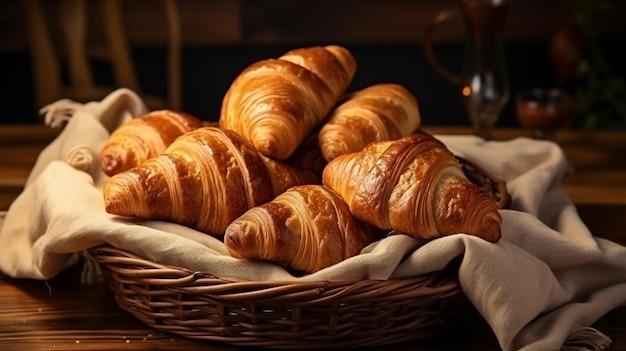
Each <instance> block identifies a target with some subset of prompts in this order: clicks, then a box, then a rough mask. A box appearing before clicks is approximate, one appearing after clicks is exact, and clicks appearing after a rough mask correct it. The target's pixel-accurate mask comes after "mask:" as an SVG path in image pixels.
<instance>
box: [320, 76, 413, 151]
mask: <svg viewBox="0 0 626 351" xmlns="http://www.w3.org/2000/svg"><path fill="white" fill-rule="evenodd" d="M420 124H421V116H420V112H419V107H418V103H417V99H416V98H415V96H414V95H413V94H412V93H411V92H410V91H408V90H407V89H406V88H405V87H404V86H402V85H400V84H395V83H381V84H375V85H371V86H369V87H366V88H364V89H362V90H359V91H355V92H352V93H349V94H347V95H345V96H344V97H342V98H341V99H340V100H339V102H338V104H337V106H336V107H335V108H334V109H333V110H332V111H331V113H330V114H329V116H328V118H327V120H326V122H325V123H324V125H323V126H322V128H321V130H320V132H319V144H320V150H321V152H322V154H323V156H324V158H325V159H326V160H327V161H330V160H332V159H334V158H335V157H337V156H339V155H343V154H347V153H351V152H357V151H360V150H361V149H363V148H364V147H365V145H367V144H369V143H371V142H374V141H384V140H395V139H398V138H401V137H404V136H407V135H409V134H411V133H413V132H414V131H415V130H417V128H418V127H419V126H420Z"/></svg>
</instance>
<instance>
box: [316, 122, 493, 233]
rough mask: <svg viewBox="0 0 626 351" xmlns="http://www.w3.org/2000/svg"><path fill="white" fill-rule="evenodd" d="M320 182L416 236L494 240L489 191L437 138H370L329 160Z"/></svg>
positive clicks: (357, 210) (355, 207) (379, 221)
mask: <svg viewBox="0 0 626 351" xmlns="http://www.w3.org/2000/svg"><path fill="white" fill-rule="evenodd" d="M322 182H323V184H324V185H326V186H328V187H330V188H332V189H334V190H335V191H336V192H337V193H339V194H340V195H341V196H342V197H343V198H344V200H345V201H346V203H348V205H349V206H350V211H352V213H353V214H354V215H355V216H356V217H357V218H360V219H362V220H364V221H366V222H368V223H370V224H372V225H375V226H377V227H379V228H383V229H387V230H396V231H398V232H401V233H405V234H409V235H412V236H415V237H418V238H424V239H433V238H437V237H440V236H444V235H450V234H455V233H464V234H470V235H475V236H479V237H481V238H483V239H486V240H488V241H491V242H496V241H498V240H499V239H500V236H501V224H502V218H501V216H500V213H499V212H498V206H497V204H496V202H495V200H493V199H492V198H491V197H489V196H488V195H487V194H486V193H484V192H483V191H481V190H480V189H479V188H478V186H476V185H475V184H474V183H472V182H470V181H469V180H468V179H467V178H466V176H465V174H464V173H463V171H462V169H461V167H460V165H459V162H458V160H457V159H456V158H455V156H454V155H453V154H452V152H451V151H450V150H449V149H448V148H447V147H446V146H445V145H444V144H443V143H441V142H440V141H439V140H437V139H436V138H434V137H433V136H431V135H428V134H426V133H421V132H420V133H415V134H412V135H409V136H406V137H403V138H400V139H397V140H393V141H381V142H374V143H371V144H369V145H368V146H366V147H365V148H364V149H363V150H362V151H360V152H357V153H352V154H346V155H342V156H339V157H337V158H335V159H334V160H332V161H331V162H329V163H328V164H327V165H326V168H325V169H324V173H323V176H322Z"/></svg>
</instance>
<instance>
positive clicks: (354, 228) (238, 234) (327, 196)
mask: <svg viewBox="0 0 626 351" xmlns="http://www.w3.org/2000/svg"><path fill="white" fill-rule="evenodd" d="M372 229H373V228H372V227H370V226H369V225H367V224H365V223H364V222H361V221H359V220H357V219H356V218H354V216H352V214H351V213H350V210H349V208H348V206H347V204H346V203H345V202H344V201H343V199H342V198H341V197H340V196H339V195H338V194H336V193H335V192H334V191H332V190H331V189H329V188H327V187H325V186H323V185H301V186H296V187H293V188H291V189H289V190H287V191H286V192H284V193H282V194H280V195H278V196H277V197H276V198H275V199H274V200H272V201H270V202H268V203H266V204H263V205H261V206H257V207H254V208H252V209H250V210H248V211H246V212H245V213H244V214H243V215H242V216H241V217H239V218H237V219H235V220H234V221H233V222H232V223H231V224H230V225H229V226H228V227H227V228H226V232H225V234H224V244H225V245H226V248H227V249H228V251H229V253H230V254H231V255H232V256H234V257H237V258H252V259H263V260H268V261H272V262H275V263H278V264H280V265H283V266H286V267H290V268H293V269H295V270H298V271H301V272H306V273H313V272H316V271H319V270H321V269H323V268H326V267H329V266H331V265H333V264H335V263H338V262H340V261H342V260H344V259H346V258H349V257H352V256H355V255H357V254H358V253H359V252H360V251H361V249H363V248H364V247H365V246H367V245H368V244H370V243H371V242H373V240H374V238H375V236H374V231H372Z"/></svg>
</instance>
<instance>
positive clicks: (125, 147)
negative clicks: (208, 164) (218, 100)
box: [99, 109, 203, 176]
mask: <svg viewBox="0 0 626 351" xmlns="http://www.w3.org/2000/svg"><path fill="white" fill-rule="evenodd" d="M202 126H203V122H202V121H201V120H200V119H198V118H197V117H195V116H193V115H191V114H188V113H185V112H181V111H174V110H168V109H164V110H155V111H151V112H149V113H147V114H145V115H142V116H138V117H135V118H133V119H130V120H128V121H127V122H125V123H123V124H122V125H120V126H119V127H118V128H117V129H115V130H114V131H113V132H112V133H111V136H110V137H109V139H108V140H107V142H106V143H105V144H104V145H103V147H102V149H100V153H99V158H100V164H101V168H102V171H103V172H104V173H105V174H106V175H108V176H112V175H114V174H117V173H119V172H123V171H126V170H128V169H130V168H132V167H135V166H138V165H140V164H141V163H143V162H145V161H146V160H148V159H150V158H152V157H155V156H157V155H159V154H161V153H162V152H163V151H165V149H166V148H167V147H168V146H169V145H170V144H171V143H172V142H173V141H174V140H175V139H176V138H177V137H179V136H181V135H182V134H185V133H187V132H189V131H192V130H194V129H197V128H200V127H202Z"/></svg>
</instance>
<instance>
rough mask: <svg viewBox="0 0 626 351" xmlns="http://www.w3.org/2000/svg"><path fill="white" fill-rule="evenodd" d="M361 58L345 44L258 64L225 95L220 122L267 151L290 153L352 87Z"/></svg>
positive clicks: (279, 155) (269, 153)
mask: <svg viewBox="0 0 626 351" xmlns="http://www.w3.org/2000/svg"><path fill="white" fill-rule="evenodd" d="M355 72H356V61H355V60H354V57H353V56H352V55H351V54H350V52H348V51H347V50H346V49H344V48H342V47H339V46H327V47H311V48H302V49H296V50H292V51H289V52H287V53H286V54H284V55H283V56H281V57H279V58H278V59H267V60H262V61H259V62H256V63H253V64H252V65H250V66H249V67H247V68H246V69H245V70H244V71H243V72H241V74H240V75H239V76H238V77H237V78H236V79H235V80H234V81H233V83H232V84H231V86H230V88H229V89H228V91H227V92H226V95H225V96H224V100H223V102H222V110H221V114H220V126H221V127H222V128H225V129H230V130H234V131H236V132H237V133H239V134H241V135H242V136H243V137H244V138H246V139H247V140H249V141H250V142H251V143H252V144H253V145H254V146H255V147H256V148H257V150H259V152H261V153H262V154H264V155H266V156H270V157H272V158H276V159H285V158H287V157H289V156H290V155H291V154H292V153H293V152H294V151H295V149H296V148H297V147H298V146H299V145H300V144H301V142H302V141H303V140H304V139H305V138H306V136H307V135H308V134H309V133H310V132H311V131H312V130H313V129H314V127H315V126H316V125H318V124H319V123H321V122H322V120H323V119H324V118H325V117H326V116H327V114H328V112H330V110H331V109H332V107H333V106H334V104H335V103H336V102H337V100H338V99H339V97H340V96H341V95H342V94H343V93H344V91H345V90H346V89H347V87H348V86H349V84H350V82H351V81H352V78H353V76H354V74H355Z"/></svg>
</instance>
